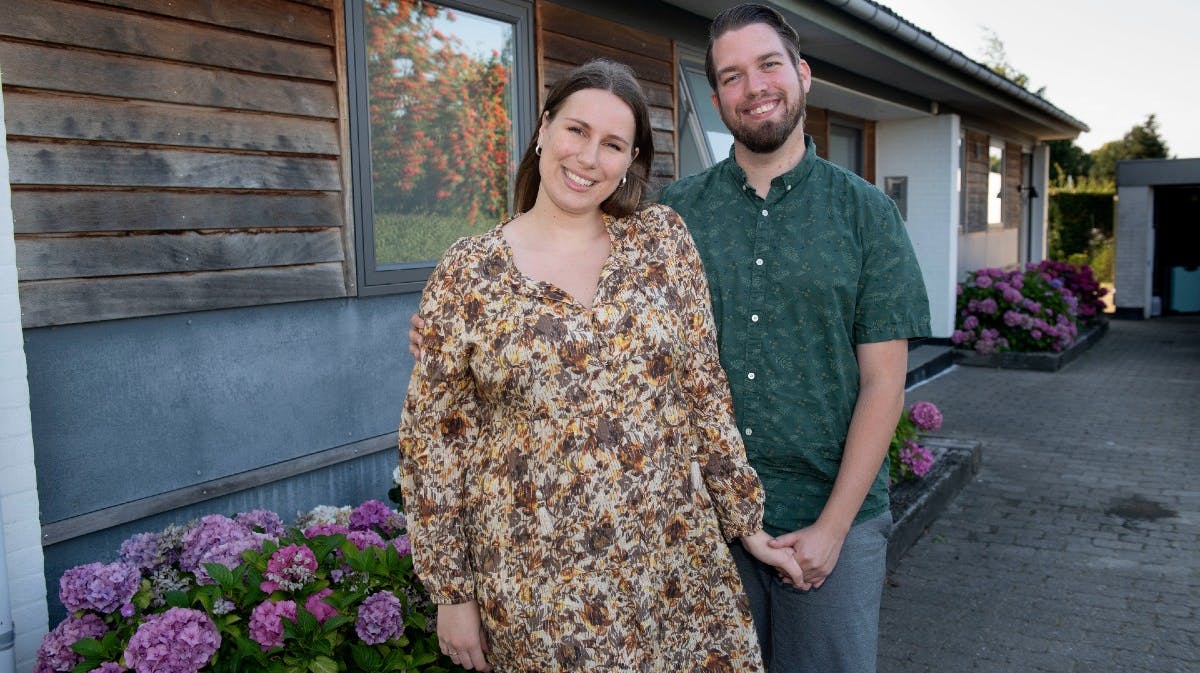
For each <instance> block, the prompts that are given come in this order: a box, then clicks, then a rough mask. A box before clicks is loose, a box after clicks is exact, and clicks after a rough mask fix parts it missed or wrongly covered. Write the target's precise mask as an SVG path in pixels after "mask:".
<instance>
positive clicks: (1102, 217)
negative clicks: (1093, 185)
mask: <svg viewBox="0 0 1200 673" xmlns="http://www.w3.org/2000/svg"><path fill="white" fill-rule="evenodd" d="M1114 197H1115V195H1114V193H1113V192H1111V191H1103V192H1092V191H1088V192H1082V191H1079V192H1074V191H1065V190H1051V191H1050V235H1049V239H1050V240H1049V253H1050V258H1051V259H1054V260H1058V261H1062V262H1065V261H1067V259H1068V258H1069V257H1070V256H1071V255H1076V254H1079V253H1090V252H1091V250H1092V248H1093V247H1094V246H1095V243H1096V241H1095V239H1096V238H1102V239H1104V240H1106V241H1107V240H1111V239H1112V237H1113V222H1114V215H1115V210H1114V207H1113V206H1114V203H1115V198H1114Z"/></svg>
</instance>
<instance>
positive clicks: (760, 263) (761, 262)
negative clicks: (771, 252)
mask: <svg viewBox="0 0 1200 673" xmlns="http://www.w3.org/2000/svg"><path fill="white" fill-rule="evenodd" d="M754 265H755V266H762V265H763V261H762V257H759V258H758V259H756V260H754Z"/></svg>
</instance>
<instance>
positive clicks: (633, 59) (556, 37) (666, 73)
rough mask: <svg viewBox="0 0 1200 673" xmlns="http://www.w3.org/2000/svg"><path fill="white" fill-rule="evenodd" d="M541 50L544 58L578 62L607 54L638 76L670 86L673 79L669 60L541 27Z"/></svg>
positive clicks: (673, 75) (673, 74) (605, 56)
mask: <svg viewBox="0 0 1200 673" xmlns="http://www.w3.org/2000/svg"><path fill="white" fill-rule="evenodd" d="M541 35H542V49H543V51H542V54H543V57H544V58H547V59H553V60H556V61H563V62H565V63H574V64H580V63H584V62H587V61H589V60H591V59H593V58H599V57H604V58H609V59H612V60H614V61H620V62H621V63H624V64H626V65H628V66H629V67H631V68H633V72H634V73H635V74H637V76H638V78H639V79H647V80H650V81H651V82H659V83H661V84H666V85H668V86H670V85H671V84H672V82H674V80H675V73H674V69H673V68H672V66H671V62H670V61H662V60H659V59H655V58H651V57H648V56H642V55H641V54H636V53H633V52H628V51H623V50H621V49H616V48H613V47H609V46H606V45H602V44H596V43H594V42H586V41H584V40H580V39H578V38H575V37H571V36H570V35H563V34H561V33H551V32H549V31H542V33H541Z"/></svg>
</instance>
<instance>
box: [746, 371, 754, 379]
mask: <svg viewBox="0 0 1200 673" xmlns="http://www.w3.org/2000/svg"><path fill="white" fill-rule="evenodd" d="M746 378H748V379H750V380H751V381H753V380H754V372H750V373H749V374H746Z"/></svg>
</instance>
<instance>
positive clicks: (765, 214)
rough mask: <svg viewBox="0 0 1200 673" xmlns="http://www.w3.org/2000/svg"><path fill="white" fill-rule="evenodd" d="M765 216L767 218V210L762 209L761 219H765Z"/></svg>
mask: <svg viewBox="0 0 1200 673" xmlns="http://www.w3.org/2000/svg"><path fill="white" fill-rule="evenodd" d="M766 216H767V209H766V208H763V217H766Z"/></svg>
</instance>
